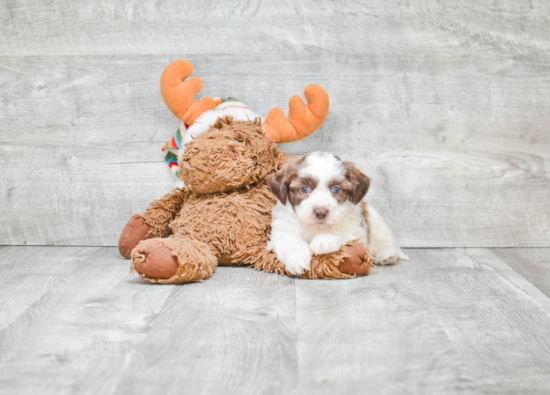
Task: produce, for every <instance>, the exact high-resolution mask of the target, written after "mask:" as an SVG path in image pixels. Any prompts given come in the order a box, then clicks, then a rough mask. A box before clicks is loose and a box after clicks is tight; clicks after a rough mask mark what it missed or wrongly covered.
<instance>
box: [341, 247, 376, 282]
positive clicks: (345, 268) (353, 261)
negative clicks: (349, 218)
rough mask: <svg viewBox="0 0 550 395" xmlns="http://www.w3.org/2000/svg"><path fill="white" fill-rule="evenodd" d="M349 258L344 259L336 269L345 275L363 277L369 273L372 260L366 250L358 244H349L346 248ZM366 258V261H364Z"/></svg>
mask: <svg viewBox="0 0 550 395" xmlns="http://www.w3.org/2000/svg"><path fill="white" fill-rule="evenodd" d="M347 250H348V252H349V254H350V255H351V256H349V257H347V258H344V259H343V260H342V262H340V264H339V265H338V269H339V270H340V271H341V272H342V273H345V274H349V275H357V276H364V275H367V274H369V273H370V268H371V262H372V258H371V257H370V254H368V251H367V248H366V247H365V246H363V245H362V244H360V243H351V244H350V245H348V246H347ZM365 258H367V259H365Z"/></svg>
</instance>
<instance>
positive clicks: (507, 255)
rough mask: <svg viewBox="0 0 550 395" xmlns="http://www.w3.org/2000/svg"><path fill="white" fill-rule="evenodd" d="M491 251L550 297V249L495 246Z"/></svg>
mask: <svg viewBox="0 0 550 395" xmlns="http://www.w3.org/2000/svg"><path fill="white" fill-rule="evenodd" d="M491 252H492V253H493V254H495V255H496V256H497V257H498V258H499V259H501V260H502V261H504V262H506V264H507V265H508V266H510V267H511V268H512V269H514V270H515V271H516V272H518V273H519V274H520V275H521V276H522V277H524V278H525V279H526V280H528V281H529V282H530V283H531V284H533V285H534V286H535V287H537V288H538V289H539V290H540V291H542V292H543V293H544V294H545V295H546V296H549V297H550V249H548V248H495V249H491Z"/></svg>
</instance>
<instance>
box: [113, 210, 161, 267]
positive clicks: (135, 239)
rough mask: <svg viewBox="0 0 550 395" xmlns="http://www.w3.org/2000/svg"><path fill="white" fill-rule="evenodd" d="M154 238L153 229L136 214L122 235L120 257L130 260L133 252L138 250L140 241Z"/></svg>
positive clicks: (119, 246) (119, 248)
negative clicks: (135, 249)
mask: <svg viewBox="0 0 550 395" xmlns="http://www.w3.org/2000/svg"><path fill="white" fill-rule="evenodd" d="M152 238H153V235H152V233H151V227H150V226H149V225H147V223H145V220H144V219H143V217H142V216H141V215H139V214H134V215H133V216H132V218H130V221H128V223H127V224H126V226H125V227H124V229H122V233H121V234H120V239H119V240H118V250H119V251H120V255H122V256H123V257H124V258H130V256H131V254H132V250H133V249H134V248H136V246H137V245H138V244H139V242H140V241H142V240H146V239H152Z"/></svg>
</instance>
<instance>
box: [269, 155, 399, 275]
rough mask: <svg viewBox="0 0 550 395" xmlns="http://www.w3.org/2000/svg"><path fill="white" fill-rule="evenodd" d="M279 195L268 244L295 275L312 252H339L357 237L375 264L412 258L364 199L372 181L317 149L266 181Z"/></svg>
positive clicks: (347, 163)
mask: <svg viewBox="0 0 550 395" xmlns="http://www.w3.org/2000/svg"><path fill="white" fill-rule="evenodd" d="M267 181H268V184H269V187H270V189H271V191H272V192H273V193H274V194H275V196H276V197H277V200H278V202H277V205H276V206H275V207H274V208H273V212H272V222H271V238H270V241H269V244H268V246H267V248H268V249H273V250H274V251H275V253H276V254H277V258H278V259H279V260H280V261H281V262H282V263H283V264H284V265H285V268H286V270H287V271H288V272H289V273H291V274H302V273H303V272H304V271H305V270H308V269H309V268H310V262H311V257H312V255H320V254H328V253H331V252H335V251H338V250H339V249H340V248H341V247H342V245H344V244H346V243H348V242H350V241H353V240H356V239H359V241H360V242H362V243H363V244H364V245H365V246H367V247H368V248H369V249H370V251H371V254H372V256H373V257H374V261H375V263H377V264H382V265H388V264H393V263H395V262H396V261H397V259H408V257H407V256H406V255H405V254H403V253H402V252H401V249H400V248H399V246H398V245H397V243H396V242H395V240H394V237H393V234H392V232H391V230H390V228H389V227H388V225H386V223H385V222H384V220H383V218H382V217H381V216H380V215H379V214H378V212H376V210H374V208H373V207H372V206H371V205H369V204H367V203H366V202H363V201H362V199H363V198H364V197H365V195H366V193H367V191H368V189H369V184H370V179H369V178H368V177H367V176H366V175H364V174H363V173H361V172H360V171H359V170H357V168H356V167H355V166H354V165H353V164H352V163H349V162H342V161H341V160H340V158H338V157H337V156H334V155H332V154H330V153H328V152H314V153H312V154H309V155H306V156H304V157H303V158H302V159H299V160H296V161H293V162H289V163H287V164H285V165H284V166H283V167H282V168H281V170H279V171H278V172H277V173H275V174H272V175H270V176H269V177H268V179H267Z"/></svg>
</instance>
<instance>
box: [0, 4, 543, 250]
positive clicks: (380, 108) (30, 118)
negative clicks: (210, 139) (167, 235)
mask: <svg viewBox="0 0 550 395" xmlns="http://www.w3.org/2000/svg"><path fill="white" fill-rule="evenodd" d="M549 11H550V2H547V1H544V0H540V1H535V0H533V1H515V0H508V1H500V2H496V1H492V0H491V1H488V0H482V1H475V2H469V1H449V2H447V4H446V5H445V4H444V2H441V1H436V0H410V1H400V0H379V1H366V0H365V1H353V2H351V1H349V2H348V1H296V2H294V1H288V2H282V1H278V0H273V1H228V0H225V1H208V0H206V1H205V0H200V1H178V0H168V1H163V2H158V1H126V2H118V1H117V2H113V1H110V0H105V1H96V0H83V1H78V2H76V1H73V0H61V1H49V0H44V1H40V2H38V1H32V0H24V1H11V0H7V1H2V2H1V3H0V21H1V23H0V92H1V93H0V98H1V101H0V244H16V245H19V244H29V245H35V244H45V245H50V244H53V245H91V246H106V245H116V244H117V241H118V236H119V234H120V231H121V229H122V227H123V226H124V224H125V223H126V221H127V220H128V219H129V218H130V216H131V215H132V214H133V213H135V212H142V211H143V210H144V209H145V207H146V205H147V204H148V203H149V202H151V201H152V200H153V199H155V198H158V197H160V196H161V195H163V194H164V193H166V192H167V191H168V190H169V189H170V188H171V187H172V186H173V183H174V181H175V178H174V176H173V175H172V174H171V172H170V171H169V170H168V168H167V166H166V165H165V164H164V162H163V160H162V157H161V154H160V148H161V146H162V145H163V144H164V143H165V142H166V141H167V140H168V139H169V138H170V137H171V136H172V135H173V133H174V132H175V130H176V128H177V126H178V121H177V120H176V119H175V118H174V117H173V116H172V114H171V113H170V112H169V111H168V109H167V108H166V107H165V105H164V103H163V101H162V98H161V96H160V93H159V87H158V86H159V78H160V75H161V73H162V70H163V69H164V67H165V66H166V65H168V64H169V63H170V62H172V61H174V60H177V59H188V60H190V61H191V62H192V63H193V64H194V66H195V74H194V75H196V76H199V77H201V78H202V80H203V82H204V88H203V91H202V92H201V95H208V96H236V97H237V98H239V99H240V100H242V101H244V102H245V103H247V104H248V105H249V106H251V107H252V108H254V109H255V110H256V111H257V112H258V113H260V114H261V115H263V116H265V115H266V114H267V112H268V111H269V110H270V109H271V108H272V107H275V106H279V107H281V108H283V110H284V111H285V112H286V111H287V101H288V99H289V98H290V96H291V95H293V94H297V93H298V94H301V93H302V91H303V88H304V87H305V86H306V85H307V84H310V83H316V84H319V85H321V86H323V87H324V88H325V89H326V90H327V92H328V93H329V95H330V98H331V107H330V113H329V116H328V118H327V121H326V122H325V124H324V125H323V126H322V128H321V129H320V130H318V131H317V132H316V133H315V134H314V135H312V136H310V137H308V138H307V139H305V140H303V141H301V142H297V143H292V144H286V145H283V146H282V148H283V149H284V150H285V151H286V152H288V153H291V154H298V155H300V154H305V153H307V152H311V151H314V150H326V151H332V152H334V153H335V154H337V155H340V156H342V157H345V158H346V159H351V160H354V161H356V162H357V164H358V165H359V167H360V168H361V169H362V170H364V171H365V172H366V173H368V174H369V175H370V176H371V177H372V179H373V183H372V189H371V191H370V192H369V195H367V196H368V199H369V200H370V202H372V203H373V204H374V205H375V207H376V208H377V209H378V210H379V211H380V212H381V213H382V214H383V215H384V216H385V218H386V219H387V221H388V223H389V224H390V226H391V227H392V228H393V230H394V233H395V234H396V236H397V238H398V240H399V241H400V242H401V244H402V245H403V246H405V247H453V246H463V247H507V246H531V247H536V246H538V247H543V246H546V247H548V246H550V226H549V224H550V204H549V198H550V181H549V174H548V172H549V170H550V133H549V128H550V111H549V110H550V107H549V106H550V74H549V71H550V41H549V39H550V18H549V17H550V13H549ZM199 97H201V96H199Z"/></svg>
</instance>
